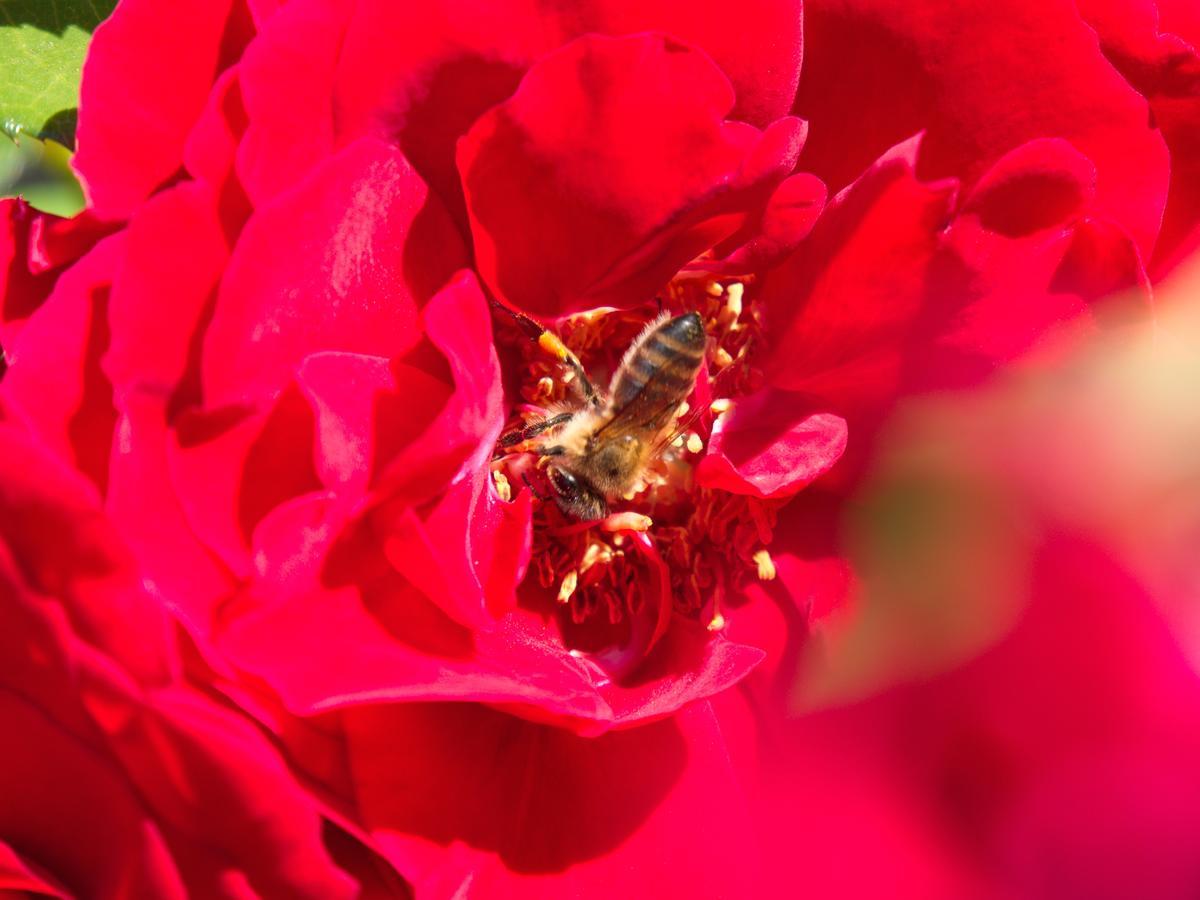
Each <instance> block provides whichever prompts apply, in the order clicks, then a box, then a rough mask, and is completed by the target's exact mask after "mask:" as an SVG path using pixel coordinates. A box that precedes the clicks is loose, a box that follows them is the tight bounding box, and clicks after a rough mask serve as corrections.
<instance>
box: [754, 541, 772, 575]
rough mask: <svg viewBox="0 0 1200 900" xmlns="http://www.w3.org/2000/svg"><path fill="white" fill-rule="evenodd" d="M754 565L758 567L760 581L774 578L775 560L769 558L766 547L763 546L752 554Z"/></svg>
mask: <svg viewBox="0 0 1200 900" xmlns="http://www.w3.org/2000/svg"><path fill="white" fill-rule="evenodd" d="M751 559H753V560H754V565H755V566H757V567H758V577H759V579H761V580H762V581H774V580H775V574H776V573H775V560H773V559H771V554H770V553H768V552H767V548H766V547H763V548H762V549H761V550H759V551H758V552H757V553H755V554H754V556H752V557H751Z"/></svg>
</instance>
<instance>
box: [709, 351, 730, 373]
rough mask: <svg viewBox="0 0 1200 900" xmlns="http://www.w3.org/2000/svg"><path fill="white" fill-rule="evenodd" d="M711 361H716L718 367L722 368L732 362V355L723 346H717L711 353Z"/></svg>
mask: <svg viewBox="0 0 1200 900" xmlns="http://www.w3.org/2000/svg"><path fill="white" fill-rule="evenodd" d="M713 362H714V363H716V366H717V368H718V369H724V368H727V367H728V366H731V365H732V364H733V357H732V356H730V355H729V351H728V350H726V349H725V348H724V347H718V348H717V350H716V352H715V353H713Z"/></svg>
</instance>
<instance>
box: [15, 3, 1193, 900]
mask: <svg viewBox="0 0 1200 900" xmlns="http://www.w3.org/2000/svg"><path fill="white" fill-rule="evenodd" d="M635 6H636V8H635ZM1197 41H1200V16H1197V14H1196V13H1195V12H1194V10H1193V9H1192V7H1191V5H1190V4H1188V3H1186V2H1171V0H1160V2H1158V3H1153V2H1150V0H1088V2H1078V3H1072V2H1068V0H1038V2H1032V0H991V2H987V3H983V2H969V3H964V2H940V0H938V2H918V3H908V4H900V3H894V2H889V0H809V2H808V3H806V4H804V6H803V8H801V4H800V3H799V2H775V0H740V2H737V3H733V2H703V3H684V2H677V0H654V2H648V3H641V4H627V3H619V2H611V0H585V2H578V3H558V2H551V0H512V2H505V3H495V2H469V0H428V2H422V3H385V2H375V0H287V2H277V0H222V2H187V3H176V4H168V5H164V4H154V3H150V2H149V0H121V2H120V3H119V4H118V6H117V9H116V12H115V13H114V14H113V16H112V17H111V19H109V20H108V21H107V22H106V23H104V24H103V25H102V26H101V27H100V28H99V29H98V30H97V32H96V34H95V38H94V40H93V43H92V45H91V48H90V50H89V54H88V58H87V61H86V64H85V67H84V80H83V87H82V96H81V101H80V118H79V131H78V152H77V154H76V156H75V158H74V166H75V169H76V171H77V172H78V174H79V176H80V178H81V180H82V182H83V185H84V189H85V193H86V196H87V199H88V208H87V210H86V211H85V212H84V213H82V214H81V215H80V216H79V217H77V218H75V219H72V220H69V221H63V220H58V219H56V218H55V217H52V216H48V215H45V214H42V213H38V212H36V211H35V210H33V209H31V208H30V207H28V206H27V205H26V204H25V203H24V202H23V201H20V200H3V201H0V291H2V293H0V344H2V346H3V348H4V353H5V361H6V363H7V371H5V372H4V374H3V379H2V381H0V447H2V452H0V616H2V618H3V621H4V622H5V627H4V628H3V629H0V650H2V651H3V652H0V732H2V733H3V734H5V735H6V736H7V737H6V739H5V740H4V741H3V742H0V789H2V790H0V794H2V795H3V796H4V798H5V799H4V802H3V803H0V888H15V889H24V890H30V891H35V892H42V893H47V894H50V895H54V894H55V893H58V894H62V895H83V896H101V897H107V896H112V897H124V896H150V895H153V896H175V895H179V896H183V895H185V894H190V895H193V896H238V897H242V896H246V897H249V896H266V897H274V896H304V895H309V894H311V895H313V896H320V897H325V896H338V895H342V894H346V895H355V894H370V895H374V896H392V895H406V894H407V893H408V892H410V891H415V893H416V894H417V895H418V896H430V897H451V896H454V897H466V896H472V897H475V896H478V897H492V896H520V897H528V896H547V897H562V896H589V897H590V896H595V897H612V896H678V897H709V896H711V897H741V896H745V897H760V896H808V895H811V896H827V895H836V896H864V897H865V896H872V897H874V896H911V897H922V898H928V897H948V898H950V897H964V896H988V897H990V896H1035V897H1041V896H1045V897H1103V896H1112V897H1122V896H1161V897H1174V896H1178V897H1190V896H1195V895H1196V893H1197V891H1200V871H1198V870H1197V867H1196V862H1195V861H1196V860H1197V859H1198V858H1200V853H1197V850H1200V848H1197V847H1196V835H1200V821H1197V820H1198V819H1200V781H1197V778H1196V775H1195V772H1194V769H1195V766H1194V765H1192V764H1191V761H1194V759H1195V754H1196V750H1197V749H1198V748H1197V746H1196V744H1197V741H1198V740H1200V706H1198V704H1200V693H1198V687H1200V685H1197V682H1196V674H1195V671H1194V668H1193V666H1192V664H1191V663H1190V662H1189V661H1188V660H1187V658H1186V657H1185V656H1184V654H1183V651H1182V650H1181V649H1180V647H1179V646H1178V642H1177V640H1176V637H1175V635H1174V633H1173V632H1172V631H1171V630H1170V629H1169V628H1168V627H1167V626H1166V625H1165V624H1164V620H1163V619H1162V616H1161V615H1160V611H1159V609H1158V607H1157V606H1156V601H1155V598H1154V597H1153V596H1152V594H1153V590H1152V589H1151V588H1150V587H1149V586H1148V585H1147V584H1146V583H1143V580H1142V575H1141V573H1140V571H1139V570H1138V569H1137V567H1136V566H1135V565H1132V564H1130V563H1128V561H1127V560H1124V559H1123V558H1122V557H1121V556H1120V554H1119V553H1117V552H1116V551H1115V550H1113V549H1112V548H1111V547H1108V546H1107V545H1106V544H1105V543H1104V541H1103V540H1102V539H1101V538H1098V537H1096V536H1095V535H1090V534H1082V535H1081V534H1078V533H1075V532H1074V531H1073V530H1072V529H1071V528H1069V527H1066V526H1065V525H1063V523H1061V522H1059V521H1058V520H1047V521H1046V522H1042V521H1041V520H1038V521H1039V522H1041V524H1040V525H1039V526H1038V527H1039V528H1040V529H1041V531H1040V532H1039V537H1040V538H1041V540H1040V541H1039V542H1038V543H1037V544H1036V547H1035V549H1034V550H1032V551H1031V552H1030V561H1029V565H1028V566H1027V567H1026V568H1024V569H1021V570H1020V572H1018V573H1016V574H1015V575H1014V576H1013V577H1014V578H1015V579H1016V581H1015V582H1014V584H1013V585H1012V586H1011V587H1012V596H1011V598H1010V599H1011V600H1012V608H1013V609H1016V610H1018V611H1019V613H1017V614H1014V622H1015V624H1013V626H1012V628H1011V630H1010V631H1008V632H1007V633H1006V634H1005V635H1004V636H1002V637H997V639H996V641H995V642H993V643H992V644H990V645H989V646H987V647H986V648H983V649H979V648H976V650H977V652H976V653H975V654H974V655H972V656H971V657H970V658H968V659H966V660H965V661H964V660H958V661H957V663H958V664H957V665H955V666H946V667H942V668H940V669H937V670H936V671H933V672H932V674H930V675H929V677H928V678H926V679H925V680H923V681H920V682H919V683H916V684H912V683H908V682H905V681H901V682H899V683H892V682H887V683H885V684H883V685H882V686H877V688H876V689H875V690H874V692H873V693H872V695H871V696H869V697H866V698H865V699H860V700H847V699H846V698H845V697H842V698H840V699H839V701H838V702H837V703H836V704H832V705H831V706H830V707H829V708H825V709H821V710H820V711H814V710H813V709H812V708H811V707H802V706H801V705H800V704H799V703H798V701H797V699H796V698H797V697H798V696H799V695H801V694H803V693H804V691H805V689H806V687H807V682H806V679H807V677H808V676H807V675H806V674H805V673H806V672H807V671H808V670H807V669H804V668H802V667H801V666H800V660H801V659H802V658H803V659H808V658H809V657H810V656H811V655H812V654H814V653H815V654H816V655H817V656H818V657H820V656H821V654H834V655H836V654H837V653H838V652H839V648H840V647H842V646H843V645H842V644H841V643H839V642H838V641H837V640H834V639H832V638H833V637H836V635H838V634H839V633H840V631H841V630H842V629H844V628H845V627H846V626H847V623H848V622H850V621H852V620H853V619H854V617H855V616H857V615H858V614H859V613H860V612H861V610H860V609H859V608H858V607H857V605H856V604H857V602H858V601H857V600H856V599H854V598H860V597H861V596H862V592H861V590H860V589H861V588H862V587H863V585H864V584H866V585H871V584H873V583H875V579H877V578H878V573H876V572H874V571H863V570H862V569H861V568H860V567H859V566H858V564H857V560H858V559H859V557H858V556H856V550H857V547H856V546H854V542H853V541H852V540H850V539H848V538H847V536H846V532H845V527H844V523H845V520H846V518H847V516H853V515H854V514H855V513H856V511H857V510H858V503H859V499H858V497H857V495H856V494H855V492H856V490H858V489H859V488H860V487H861V486H862V485H863V484H864V477H865V476H868V475H869V474H870V473H871V472H872V471H873V468H874V467H875V466H876V465H877V464H878V462H879V459H880V454H881V448H886V431H885V430H884V426H885V423H887V422H888V421H889V417H890V416H891V415H892V413H893V412H894V411H895V410H896V408H897V405H898V404H900V403H901V402H902V401H904V400H906V399H908V398H912V397H916V396H926V395H930V394H939V393H943V392H951V391H970V390H974V389H978V388H979V386H980V385H982V384H984V383H986V382H988V381H989V380H990V379H992V378H993V377H995V376H996V375H997V374H1000V373H1003V372H1005V371H1007V370H1009V369H1010V368H1011V367H1013V366H1016V365H1023V364H1025V363H1026V362H1027V361H1028V360H1029V359H1030V358H1031V356H1036V358H1037V359H1038V360H1040V361H1041V364H1042V365H1047V364H1046V363H1045V360H1046V358H1047V356H1046V354H1047V353H1050V352H1052V351H1053V352H1063V351H1061V350H1057V349H1056V348H1064V347H1066V348H1070V347H1071V346H1073V345H1074V344H1075V343H1077V342H1079V341H1081V340H1083V339H1086V338H1089V337H1094V336H1096V335H1103V334H1107V333H1110V332H1112V331H1113V330H1114V329H1117V328H1119V327H1121V326H1122V325H1124V324H1127V323H1129V322H1135V323H1136V322H1141V321H1145V320H1147V319H1148V318H1149V317H1150V315H1151V310H1152V305H1151V297H1152V294H1153V290H1154V287H1155V286H1156V285H1157V284H1158V283H1159V282H1160V280H1161V279H1162V278H1164V277H1166V276H1167V275H1169V274H1170V273H1171V272H1173V271H1174V270H1175V269H1176V267H1177V266H1178V264H1179V263H1180V262H1181V261H1182V260H1184V259H1185V258H1186V257H1187V256H1188V254H1189V253H1190V252H1191V251H1192V250H1193V249H1195V248H1196V247H1197V246H1200V201H1198V200H1197V198H1198V197H1200V142H1198V139H1197V137H1196V135H1197V134H1200V57H1198V56H1197V52H1196V49H1195V48H1196V42H1197ZM680 272H684V273H685V275H686V276H687V277H693V278H694V277H701V276H702V274H703V273H706V272H707V273H711V274H714V275H719V276H721V277H726V278H729V277H737V278H739V279H741V280H743V281H744V283H746V284H747V285H748V286H749V287H748V288H747V292H746V298H747V300H746V302H747V303H750V302H753V303H755V304H757V309H758V310H759V311H760V313H761V317H762V339H761V341H760V342H759V343H758V344H756V345H755V346H754V348H753V354H754V359H755V362H756V364H757V365H759V366H760V368H761V372H762V380H761V383H758V384H755V385H754V386H753V389H752V390H748V391H747V392H746V393H745V394H744V395H743V396H739V397H737V398H735V403H734V406H733V409H731V410H730V411H728V412H725V413H721V414H720V415H718V416H716V417H715V418H713V417H709V419H708V420H707V421H706V422H705V427H704V436H705V438H706V442H705V445H704V447H703V451H702V454H701V455H700V458H699V460H698V462H697V465H696V468H695V483H696V485H697V486H698V487H699V488H704V489H705V490H708V491H711V492H712V493H713V494H714V495H719V496H720V497H722V498H727V499H723V500H722V501H721V502H722V503H727V504H728V508H729V509H733V508H734V507H735V505H736V504H743V506H739V507H737V508H738V509H742V508H744V509H750V508H751V506H750V505H749V504H756V503H760V502H766V503H770V504H774V505H773V506H772V507H771V508H772V510H776V511H777V512H778V521H777V522H776V523H775V525H774V535H773V539H772V540H771V543H770V556H771V558H772V560H773V564H774V579H773V580H762V581H758V580H751V581H750V582H749V583H748V584H744V586H743V587H742V588H739V589H738V591H737V592H736V593H735V595H733V596H726V597H724V598H723V602H724V604H725V606H724V609H725V618H726V620H727V627H726V628H725V629H724V630H723V631H716V630H714V631H709V630H706V629H705V627H704V626H703V624H702V623H701V622H697V621H696V620H695V619H694V618H688V617H686V616H684V615H681V614H678V613H677V612H675V609H676V607H675V606H674V605H673V603H674V600H676V599H677V598H673V597H672V596H671V580H670V567H671V566H673V565H676V564H677V563H676V562H675V561H673V559H672V558H671V557H670V556H669V554H668V553H667V551H666V550H665V549H663V546H664V545H661V544H660V543H658V542H657V541H656V539H655V537H654V533H653V532H650V533H648V534H647V535H643V536H641V537H633V538H631V542H630V548H629V552H630V555H631V556H632V557H633V558H635V559H638V560H639V561H640V563H639V565H641V570H640V571H641V572H642V573H643V574H644V579H643V582H644V583H643V584H642V585H641V587H642V589H643V591H642V593H643V595H644V596H645V597H646V598H647V602H646V605H645V607H644V608H642V609H641V610H640V613H639V615H640V616H641V618H640V619H638V620H637V621H636V622H635V623H634V624H633V625H632V626H630V628H631V629H632V636H631V635H630V634H624V633H618V632H616V631H612V630H606V629H605V628H601V627H598V626H595V625H594V623H593V624H592V625H585V626H584V628H583V631H586V632H587V633H586V634H585V635H583V637H586V638H587V640H586V641H584V642H583V643H586V644H587V646H589V647H591V648H592V649H593V650H594V651H595V652H580V650H578V649H577V648H578V646H580V640H576V639H578V638H580V635H579V634H574V635H572V636H570V637H571V639H570V640H568V639H567V638H566V637H565V636H564V633H563V630H562V629H561V628H560V627H559V625H558V624H557V622H556V620H555V619H554V617H553V616H551V615H548V614H544V612H542V611H540V608H538V607H537V606H536V604H533V603H531V602H530V600H529V598H530V596H531V595H532V594H536V593H537V586H536V585H535V584H534V580H535V579H534V577H533V575H532V574H531V572H532V570H531V554H532V553H533V549H532V548H533V546H534V535H533V524H532V523H533V518H534V516H533V509H534V505H535V502H536V501H535V499H534V497H533V496H532V495H531V493H530V492H529V491H526V490H523V489H521V488H520V486H519V485H517V486H515V488H514V491H515V496H514V497H512V498H511V499H507V498H502V496H501V495H500V493H498V491H497V489H496V487H495V485H494V482H493V480H492V478H491V475H490V470H489V466H488V463H489V461H490V459H491V457H492V454H493V450H494V447H495V443H496V440H497V437H498V436H499V434H500V432H501V430H502V429H503V428H504V426H505V423H506V422H507V421H509V419H510V417H511V414H512V410H513V400H514V397H513V393H512V387H513V378H514V377H519V376H520V373H515V372H511V371H506V369H505V366H504V364H503V362H502V361H503V360H505V359H506V358H508V357H510V356H511V353H506V348H505V347H504V346H503V344H502V342H499V346H498V341H497V335H496V334H495V333H494V331H493V325H494V322H495V321H497V320H494V318H493V314H492V310H491V309H490V307H489V303H488V301H489V299H493V300H496V301H501V302H503V303H505V304H507V305H509V306H511V307H513V308H516V309H519V310H522V311H524V312H526V313H529V314H532V315H535V316H538V317H540V319H541V320H543V321H545V322H548V323H553V322H555V321H556V320H558V319H560V318H561V317H563V316H565V315H568V314H571V313H576V312H580V311H586V310H591V309H596V308H599V307H608V308H615V309H618V310H632V309H640V308H643V307H645V306H647V304H648V303H649V302H650V301H651V299H652V298H653V297H654V295H655V294H656V293H657V292H660V291H662V290H664V289H665V288H666V286H667V285H668V283H669V282H671V280H672V279H673V278H675V277H676V276H677V275H678V274H679V273H680ZM1114 296H1115V297H1117V298H1118V299H1117V300H1116V301H1113V300H1111V299H1110V298H1112V297H1114ZM1050 358H1051V359H1055V358H1059V357H1057V356H1052V357H1050ZM1049 365H1053V363H1052V362H1051V363H1050V364H1049ZM701 399H704V402H705V403H707V401H708V400H710V399H713V398H711V397H709V398H701ZM1085 452H1086V451H1085ZM1027 490H1028V485H1026V484H1025V483H1024V482H1020V483H1018V484H1016V485H1015V486H1014V487H1013V491H1014V493H1016V494H1019V493H1020V492H1021V491H1027ZM1034 505H1035V506H1036V504H1034ZM754 508H756V509H757V508H758V507H754ZM1039 514H1040V511H1039ZM746 515H747V518H745V519H744V520H742V521H735V522H734V524H733V525H732V526H730V527H731V531H730V535H729V541H730V542H736V541H738V540H741V539H742V538H744V537H745V535H747V534H749V535H751V536H752V537H755V536H761V535H762V533H763V530H764V529H765V528H766V526H765V525H764V523H763V522H760V521H755V520H753V519H751V518H748V516H749V513H747V514H746ZM739 524H740V525H741V526H742V529H741V531H740V532H739V531H738V530H737V527H736V526H737V525H739ZM660 550H662V553H660ZM947 565H950V563H947ZM979 571H980V573H981V574H980V577H981V578H983V577H988V574H989V573H990V572H991V570H990V569H986V568H981V569H980V570H979ZM1005 584H1006V585H1007V584H1008V583H1007V582H1005ZM913 615H916V616H919V615H921V611H920V610H916V611H914V612H913ZM968 615H969V614H968ZM588 629H592V630H590V631H589V630H588ZM613 660H619V661H620V664H619V666H617V667H616V668H614V667H613V666H612V665H610V663H612V662H613ZM833 662H834V663H836V662H837V660H836V659H834V660H833ZM835 668H836V666H835ZM802 708H803V710H804V711H803V712H802V711H801V709H802ZM96 810H103V815H102V816H100V817H97V815H96Z"/></svg>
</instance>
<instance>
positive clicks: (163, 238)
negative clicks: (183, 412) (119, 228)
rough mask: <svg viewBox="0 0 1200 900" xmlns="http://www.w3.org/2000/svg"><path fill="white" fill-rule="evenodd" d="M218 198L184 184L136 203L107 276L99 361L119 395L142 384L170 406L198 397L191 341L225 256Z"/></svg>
mask: <svg viewBox="0 0 1200 900" xmlns="http://www.w3.org/2000/svg"><path fill="white" fill-rule="evenodd" d="M216 204H217V200H216V197H215V195H214V193H213V192H212V190H210V189H209V188H208V187H207V186H206V185H203V184H198V183H195V182H186V183H184V184H180V185H178V186H176V187H174V188H170V189H169V190H166V191H163V192H161V193H159V194H157V195H155V196H154V197H153V198H151V199H150V201H149V202H147V203H145V204H144V205H143V206H141V207H140V208H139V209H138V211H137V213H136V214H135V215H134V217H133V220H132V221H131V222H130V223H129V228H128V231H127V237H126V245H125V247H126V252H125V258H124V259H123V260H122V264H121V267H120V269H119V270H118V271H117V275H116V278H115V279H114V281H113V290H112V298H111V302H110V312H109V321H110V323H111V327H112V343H111V346H110V349H109V352H108V355H107V356H106V357H105V361H104V367H105V371H106V372H107V373H108V375H109V377H110V378H111V379H112V381H113V385H114V387H115V389H116V391H117V394H118V400H119V398H120V397H121V395H123V394H124V393H126V392H128V391H131V390H143V391H147V392H150V393H153V394H156V395H158V396H159V397H161V398H162V401H163V403H164V406H167V405H168V404H169V406H170V412H172V413H173V412H175V411H177V409H178V408H179V407H181V406H183V405H185V404H186V403H188V402H192V403H194V402H198V401H199V399H200V398H199V396H198V394H199V386H198V384H197V380H198V377H199V373H198V371H197V370H196V369H197V366H196V359H195V357H196V346H195V345H196V343H197V342H198V340H199V339H200V337H201V335H202V333H203V332H202V328H203V324H204V322H205V321H206V319H207V317H208V316H210V315H211V311H212V304H213V301H214V293H215V291H216V287H217V284H218V283H219V281H220V279H221V273H222V271H223V270H224V267H225V264H226V262H227V261H228V259H229V249H228V246H227V244H226V241H225V236H224V234H223V232H222V229H221V222H220V220H219V218H218V212H217V206H216Z"/></svg>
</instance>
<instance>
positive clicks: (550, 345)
mask: <svg viewBox="0 0 1200 900" xmlns="http://www.w3.org/2000/svg"><path fill="white" fill-rule="evenodd" d="M538 346H539V347H541V348H542V349H543V350H545V351H546V352H547V353H549V354H550V355H551V356H553V357H554V358H555V359H557V360H566V359H570V357H571V351H570V350H568V349H567V346H566V344H564V343H563V342H562V341H560V340H559V339H558V335H556V334H551V333H550V332H549V331H543V332H542V333H541V334H540V335H538Z"/></svg>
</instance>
